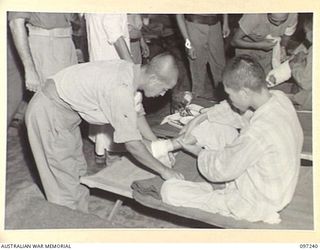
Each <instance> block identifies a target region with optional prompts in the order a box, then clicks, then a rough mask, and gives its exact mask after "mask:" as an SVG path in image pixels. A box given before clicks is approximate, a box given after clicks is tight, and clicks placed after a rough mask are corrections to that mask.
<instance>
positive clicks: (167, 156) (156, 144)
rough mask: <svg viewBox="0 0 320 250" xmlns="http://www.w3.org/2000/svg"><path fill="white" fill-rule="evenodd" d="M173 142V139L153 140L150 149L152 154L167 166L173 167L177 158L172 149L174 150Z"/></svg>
mask: <svg viewBox="0 0 320 250" xmlns="http://www.w3.org/2000/svg"><path fill="white" fill-rule="evenodd" d="M173 150H174V148H173V144H172V142H171V140H157V141H153V142H151V145H150V151H151V153H152V155H153V156H154V157H155V158H157V159H158V160H159V161H160V162H161V163H163V164H164V165H165V166H167V167H170V168H171V167H172V166H173V165H174V163H175V158H174V156H173V154H172V153H171V151H173Z"/></svg>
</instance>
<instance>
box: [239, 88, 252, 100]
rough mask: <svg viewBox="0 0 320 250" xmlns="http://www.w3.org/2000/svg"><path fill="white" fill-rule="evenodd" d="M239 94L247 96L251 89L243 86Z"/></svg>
mask: <svg viewBox="0 0 320 250" xmlns="http://www.w3.org/2000/svg"><path fill="white" fill-rule="evenodd" d="M239 92H240V95H241V96H242V97H244V98H248V97H249V96H250V95H251V92H252V90H251V89H249V88H246V87H243V88H241V89H240V90H239Z"/></svg>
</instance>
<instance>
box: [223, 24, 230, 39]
mask: <svg viewBox="0 0 320 250" xmlns="http://www.w3.org/2000/svg"><path fill="white" fill-rule="evenodd" d="M222 35H223V38H227V37H228V36H229V35H230V28H229V25H228V24H225V23H224V24H223V27H222Z"/></svg>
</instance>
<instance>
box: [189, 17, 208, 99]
mask: <svg viewBox="0 0 320 250" xmlns="http://www.w3.org/2000/svg"><path fill="white" fill-rule="evenodd" d="M186 25H187V29H188V33H189V35H190V39H191V43H192V46H193V47H194V49H195V52H196V56H197V58H196V59H194V60H192V59H190V58H188V59H189V66H190V72H191V79H192V93H193V95H194V96H202V95H204V94H205V92H206V91H205V88H204V86H205V77H206V74H207V67H206V65H207V62H208V44H207V40H208V38H207V36H208V32H209V26H208V25H205V24H198V23H193V22H188V21H186Z"/></svg>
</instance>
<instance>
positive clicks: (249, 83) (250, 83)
mask: <svg viewBox="0 0 320 250" xmlns="http://www.w3.org/2000/svg"><path fill="white" fill-rule="evenodd" d="M222 79H223V84H224V85H225V87H227V88H231V89H233V90H237V91H238V90H240V89H241V88H243V87H245V88H249V89H251V90H253V91H256V92H260V91H261V89H262V88H267V84H266V80H265V79H266V75H265V73H264V70H263V68H262V66H261V65H260V64H259V63H258V62H257V61H256V60H255V59H253V58H252V57H251V56H249V55H241V56H236V57H234V58H232V59H231V60H230V61H228V63H227V65H226V67H225V69H224V72H223V78H222Z"/></svg>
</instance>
